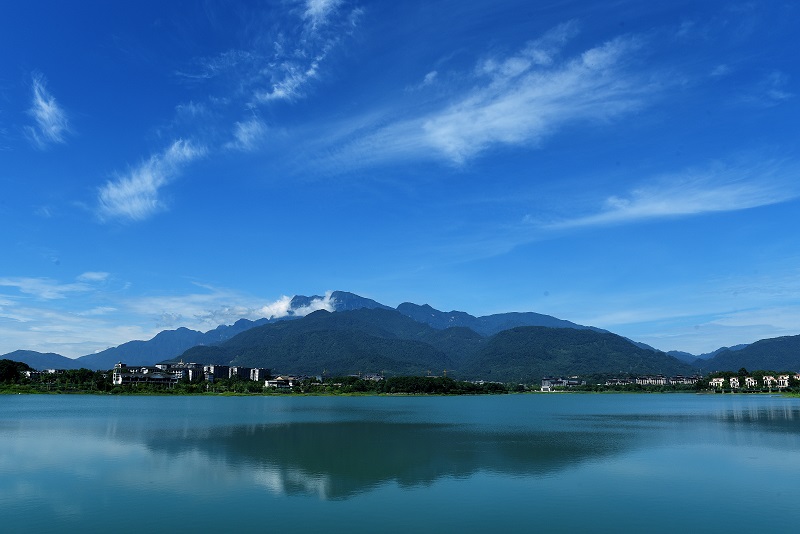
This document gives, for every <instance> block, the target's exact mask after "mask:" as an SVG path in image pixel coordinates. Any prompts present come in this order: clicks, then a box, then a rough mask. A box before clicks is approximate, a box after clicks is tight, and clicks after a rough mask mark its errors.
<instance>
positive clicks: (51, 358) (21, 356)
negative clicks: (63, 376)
mask: <svg viewBox="0 0 800 534" xmlns="http://www.w3.org/2000/svg"><path fill="white" fill-rule="evenodd" d="M0 359H6V360H13V361H15V362H22V363H26V364H28V365H29V366H31V367H32V368H34V369H78V368H80V365H77V364H76V362H75V360H73V359H72V358H67V357H66V356H62V355H60V354H55V353H53V352H36V351H35V350H15V351H14V352H9V353H8V354H3V355H2V356H0Z"/></svg>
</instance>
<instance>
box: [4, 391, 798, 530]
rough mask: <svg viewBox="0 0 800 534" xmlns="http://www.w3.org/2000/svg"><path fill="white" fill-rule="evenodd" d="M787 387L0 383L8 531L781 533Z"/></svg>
mask: <svg viewBox="0 0 800 534" xmlns="http://www.w3.org/2000/svg"><path fill="white" fill-rule="evenodd" d="M798 489H800V399H797V398H784V397H779V396H767V395H694V394H661V395H660V394H649V395H648V394H642V395H635V394H623V395H580V394H557V393H554V394H528V395H500V396H475V397H471V396H470V397H390V396H381V397H292V396H285V397H282V396H267V397H135V396H134V397H118V396H90V395H87V396H82V395H74V396H73V395H27V396H26V395H5V396H0V511H1V512H0V514H2V522H0V525H2V529H3V530H4V531H6V532H44V531H53V532H54V531H65V530H66V531H81V532H102V531H109V530H111V531H114V532H141V531H159V532H160V531H167V530H172V531H174V530H178V531H188V530H197V531H207V530H212V529H214V530H219V531H232V530H235V531H240V532H251V531H267V530H288V531H291V532H297V531H300V532H319V531H331V532H376V531H381V532H434V531H437V532H439V531H444V530H455V531H461V532H479V531H484V532H485V531H503V530H511V529H514V530H522V531H531V530H534V529H546V530H547V531H550V532H571V531H577V530H580V531H593V532H619V531H650V532H674V531H675V530H679V529H686V530H689V531H699V530H702V531H707V532H728V531H730V530H737V531H741V530H746V529H755V530H758V531H761V530H764V529H767V528H769V529H780V530H783V529H788V530H793V529H794V528H796V524H797V512H796V511H797V499H798V493H799V492H798Z"/></svg>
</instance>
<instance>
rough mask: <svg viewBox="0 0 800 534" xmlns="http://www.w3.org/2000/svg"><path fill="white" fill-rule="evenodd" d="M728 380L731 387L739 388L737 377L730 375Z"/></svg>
mask: <svg viewBox="0 0 800 534" xmlns="http://www.w3.org/2000/svg"><path fill="white" fill-rule="evenodd" d="M728 382H729V383H730V385H731V389H739V378H738V377H736V376H732V377H730V379H729V380H728Z"/></svg>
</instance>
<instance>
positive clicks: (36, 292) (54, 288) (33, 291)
mask: <svg viewBox="0 0 800 534" xmlns="http://www.w3.org/2000/svg"><path fill="white" fill-rule="evenodd" d="M107 278H108V273H101V272H86V273H83V274H82V275H80V276H78V277H77V279H76V281H75V282H73V283H68V284H63V283H59V282H57V281H55V280H51V279H49V278H30V277H5V278H0V287H11V288H15V289H16V290H17V291H19V292H20V293H22V294H25V295H31V296H33V297H35V298H38V299H42V300H56V299H64V298H67V297H68V296H70V295H73V294H76V293H86V292H89V291H93V290H94V289H95V286H93V285H92V284H93V283H102V282H105V281H106V279H107ZM2 304H3V303H0V305H2ZM6 304H8V303H6Z"/></svg>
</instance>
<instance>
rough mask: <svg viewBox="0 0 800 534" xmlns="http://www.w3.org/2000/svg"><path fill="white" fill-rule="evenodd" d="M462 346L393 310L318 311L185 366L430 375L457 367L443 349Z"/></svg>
mask: <svg viewBox="0 0 800 534" xmlns="http://www.w3.org/2000/svg"><path fill="white" fill-rule="evenodd" d="M474 336H475V334H474V333H471V334H467V333H466V332H462V333H461V335H458V336H455V337H458V338H459V339H458V341H455V340H453V337H454V336H453V335H451V334H450V333H442V332H439V331H436V330H434V329H433V328H431V327H429V326H428V325H424V324H421V323H418V322H416V321H413V320H412V319H410V318H408V317H405V316H403V315H402V314H400V313H398V312H396V311H394V310H389V309H382V308H374V309H366V308H362V309H358V310H353V311H344V312H336V313H329V312H326V311H317V312H314V313H312V314H310V315H308V316H307V317H304V318H301V319H297V320H294V321H286V322H281V323H276V324H268V325H263V326H260V327H257V328H252V329H250V330H248V331H246V332H243V333H241V334H239V335H237V336H235V337H233V338H232V339H230V340H228V341H226V342H225V343H222V344H220V345H219V346H216V347H195V348H193V349H191V350H188V351H186V352H185V353H184V354H183V355H182V358H183V359H184V360H185V361H203V362H209V361H213V362H215V363H231V364H238V365H244V366H258V367H268V368H270V369H272V370H274V371H275V372H283V373H300V374H312V375H318V374H321V373H322V372H323V371H327V372H328V374H352V373H358V372H364V373H378V372H381V371H387V372H389V373H390V374H394V375H398V374H424V373H426V372H427V371H428V370H429V369H439V368H441V369H446V368H448V367H452V364H453V360H452V359H451V358H450V356H448V355H447V354H446V353H445V352H444V350H441V349H439V348H437V347H436V346H434V345H440V346H442V347H447V346H451V347H458V346H463V344H464V343H465V342H464V341H462V339H461V338H462V337H463V338H468V339H473V340H474V339H475V338H474Z"/></svg>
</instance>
